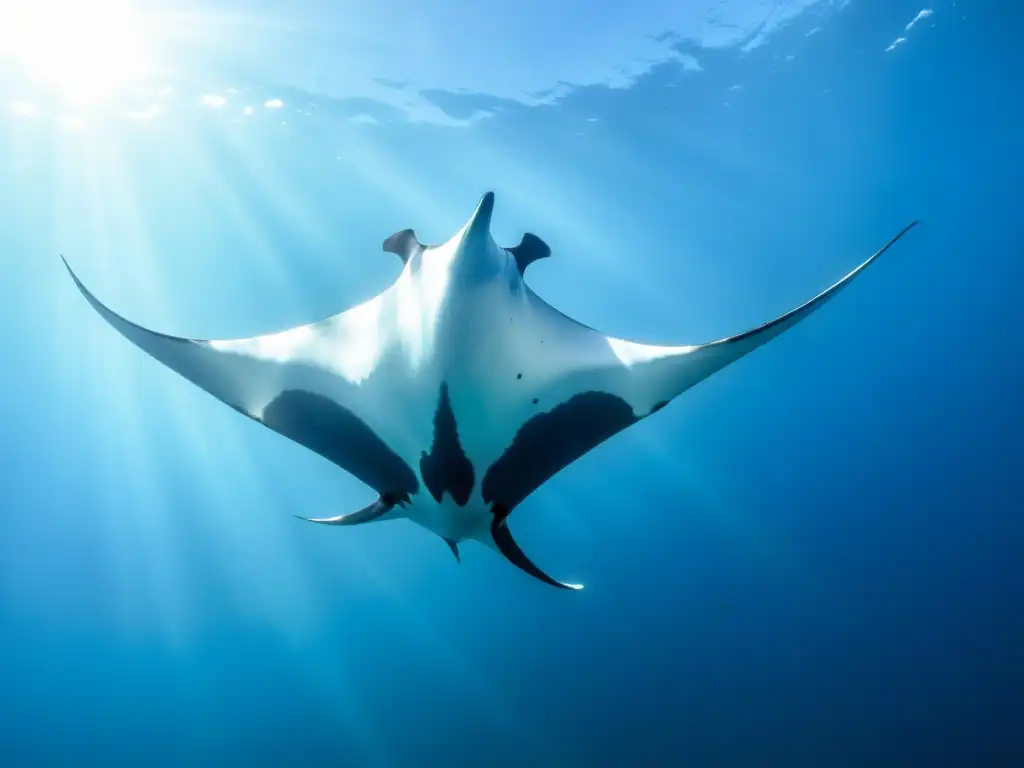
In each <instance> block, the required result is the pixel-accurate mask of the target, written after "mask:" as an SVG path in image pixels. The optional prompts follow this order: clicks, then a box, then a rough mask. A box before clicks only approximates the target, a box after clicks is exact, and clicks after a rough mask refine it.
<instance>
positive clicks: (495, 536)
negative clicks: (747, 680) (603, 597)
mask: <svg viewBox="0 0 1024 768" xmlns="http://www.w3.org/2000/svg"><path fill="white" fill-rule="evenodd" d="M508 515H509V513H508V511H506V510H504V509H501V508H500V507H496V508H495V514H494V521H493V522H492V523H491V531H490V533H491V537H490V538H491V541H485V542H484V543H486V544H488V545H489V546H492V547H493V548H494V549H496V550H497V551H498V552H500V553H501V554H502V555H504V556H505V559H506V560H508V561H509V562H510V563H512V565H514V566H516V568H519V569H520V570H523V571H525V572H526V573H528V574H530V575H531V576H533V577H534V578H535V579H540V580H541V581H543V582H544V583H545V584H550V585H551V586H553V587H558V588H560V589H572V590H579V589H583V585H582V584H567V583H564V582H561V581H559V580H558V579H555V578H552V577H551V576H548V575H547V574H546V573H544V571H542V570H541V569H540V568H538V567H537V566H536V565H535V564H534V563H533V561H532V560H530V558H528V557H527V556H526V554H525V553H524V552H523V550H521V549H520V548H519V545H518V544H517V543H516V540H515V539H514V538H513V537H512V531H510V530H509V528H508Z"/></svg>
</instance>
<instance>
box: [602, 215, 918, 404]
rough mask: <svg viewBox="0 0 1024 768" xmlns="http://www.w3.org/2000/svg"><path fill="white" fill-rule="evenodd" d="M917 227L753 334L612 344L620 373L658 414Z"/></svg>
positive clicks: (798, 317) (774, 333)
mask: <svg viewBox="0 0 1024 768" xmlns="http://www.w3.org/2000/svg"><path fill="white" fill-rule="evenodd" d="M917 223H918V222H917V221H913V222H911V223H910V224H909V225H907V226H906V227H904V228H903V229H902V230H901V231H900V232H899V233H897V234H896V236H895V237H893V238H892V239H891V240H889V242H888V243H886V244H885V245H883V246H882V247H881V248H879V249H878V250H877V251H875V252H874V253H873V254H872V255H871V256H870V257H869V258H868V259H867V260H865V261H864V262H862V263H861V264H860V265H859V266H858V267H856V268H855V269H853V270H852V271H850V272H849V273H847V274H846V276H845V277H843V278H842V279H841V280H839V281H838V282H836V283H834V284H833V285H832V286H831V287H829V288H827V289H826V290H824V291H822V292H821V293H819V294H818V295H817V296H815V297H814V298H812V299H810V300H809V301H806V302H804V303H803V304H801V305H800V306H799V307H797V308H796V309H793V310H791V311H789V312H786V313H785V314H784V315H780V316H779V317H776V318H775V319H774V320H771V321H770V322H767V323H765V324H763V325H761V326H759V327H757V328H752V329H751V330H748V331H745V332H743V333H739V334H736V335H734V336H728V337H726V338H723V339H719V340H718V341H713V342H711V343H708V344H701V345H697V346H686V347H655V346H648V345H644V344H636V343H633V342H628V341H622V340H617V339H611V338H609V343H610V344H611V345H612V347H613V349H614V350H615V353H616V355H617V356H618V357H619V359H620V360H621V361H622V362H623V363H624V365H625V368H624V370H626V371H629V372H630V375H632V376H634V379H635V381H636V383H637V387H636V389H637V390H638V391H640V392H642V393H644V394H645V396H646V398H645V399H647V400H648V401H649V402H651V403H653V404H654V406H655V407H654V410H658V408H660V407H661V406H663V405H664V404H665V403H666V402H668V401H669V400H671V399H672V398H674V397H676V396H677V395H679V394H681V393H682V392H684V391H685V390H687V389H689V388H690V387H692V386H694V385H695V384H697V383H698V382H700V381H702V380H703V379H706V378H707V377H708V376H710V375H711V374H713V373H715V372H716V371H719V370H721V369H722V368H725V367H726V366H727V365H729V364H730V363H733V362H735V361H736V360H739V359H740V358H741V357H744V356H745V355H747V354H749V353H750V352H752V351H754V350H755V349H757V348H758V347H760V346H762V345H763V344H766V343H767V342H769V341H771V340H772V339H774V338H775V337H777V336H778V335H779V334H781V333H783V332H784V331H786V330H787V329H789V328H792V327H793V326H795V325H796V324H797V323H799V322H800V321H801V320H803V319H805V318H806V317H808V316H810V315H811V313H813V312H814V311H815V310H817V309H819V308H820V307H822V306H823V305H824V304H825V303H826V302H828V301H829V300H830V299H832V298H834V297H835V296H837V295H838V294H839V293H840V291H842V290H843V288H845V287H846V286H848V285H850V283H852V282H853V281H854V279H856V278H857V276H858V275H860V274H862V273H863V272H864V270H866V269H867V268H868V267H869V266H870V265H871V264H873V263H874V262H875V261H876V260H877V259H878V258H879V257H880V256H881V255H882V254H883V253H885V252H886V251H887V250H889V248H891V247H892V246H893V244H895V243H896V241H898V240H899V239H900V238H901V237H903V236H904V235H905V234H906V233H907V232H909V231H910V230H911V229H912V228H913V227H914V226H915V225H916V224H917ZM652 412H653V411H652Z"/></svg>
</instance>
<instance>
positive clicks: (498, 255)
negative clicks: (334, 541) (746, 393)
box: [69, 193, 916, 588]
mask: <svg viewBox="0 0 1024 768" xmlns="http://www.w3.org/2000/svg"><path fill="white" fill-rule="evenodd" d="M493 205H494V196H493V195H492V194H491V193H488V194H486V195H484V197H483V199H482V200H481V201H480V204H479V205H478V206H477V209H476V211H475V212H474V214H473V216H472V217H471V218H470V220H469V221H468V222H467V223H466V225H465V226H464V227H463V228H462V229H461V230H460V231H459V232H458V233H457V234H456V235H455V236H454V237H453V238H452V239H451V240H449V241H448V242H447V243H444V244H443V245H439V246H435V247H426V246H423V245H421V244H420V243H418V242H417V241H416V238H415V236H414V235H413V233H412V231H411V230H404V231H402V232H398V233H396V234H395V235H393V236H391V237H390V238H388V240H387V241H385V244H384V248H385V250H388V251H391V252H393V253H396V254H397V255H398V256H399V257H401V258H402V260H403V261H404V263H405V266H404V269H403V270H402V273H401V274H400V275H399V277H398V279H397V281H396V282H395V283H394V284H393V285H391V286H390V287H389V288H388V289H387V290H385V291H384V292H383V293H381V294H379V295H378V296H376V297H374V298H373V299H371V300H369V301H367V302H365V303H364V304H361V305H359V306H357V307H354V308H352V309H349V310H347V311H345V312H342V313H341V314H338V315H335V316H334V317H331V318H328V319H326V320H323V321H320V322H316V323H312V324H309V325H303V326H299V327H297V328H292V329H290V330H286V331H282V332H280V333H273V334H267V335H264V336H255V337H252V338H247V339H234V340H223V341H200V340H194V339H182V338H177V337H173V336H167V335H164V334H159V333H155V332H153V331H149V330H146V329H144V328H142V327H140V326H138V325H135V324H134V323H131V322H129V321H128V320H125V319H124V318H122V317H120V316H119V315H117V314H115V313H114V312H112V311H111V310H110V309H108V308H107V307H106V306H104V305H103V304H102V303H101V302H100V301H99V300H98V299H96V297H95V296H93V295H92V294H91V293H90V292H89V291H88V289H86V288H85V286H84V285H83V284H82V283H81V282H80V281H79V280H78V278H77V277H75V276H74V273H72V277H74V279H75V282H76V284H77V285H78V287H79V288H80V289H81V291H82V293H83V294H84V295H85V297H86V298H87V299H88V300H89V302H90V303H91V304H92V306H93V307H94V308H95V309H96V310H97V311H98V312H99V313H100V314H101V315H102V316H103V317H104V319H106V320H107V321H108V322H109V323H110V324H111V325H112V326H113V327H114V328H116V329H117V330H118V331H119V332H120V333H121V334H123V335H124V336H125V337H126V338H127V339H128V340H129V341H131V342H132V343H134V344H135V345H136V346H138V347H139V348H141V349H142V350H143V351H145V352H147V353H148V354H150V355H152V356H153V357H154V358H156V359H157V360H159V361H160V362H162V363H164V364H165V365H167V366H168V367H170V368H172V369H173V370H175V371H177V372H178V373H179V374H181V375H182V376H184V377H185V378H187V379H189V380H190V381H192V382H194V383H195V384H197V385H198V386H199V387H201V388H203V389H205V390H206V391H207V392H209V393H210V394H212V395H213V396H214V397H216V398H218V399H220V400H222V401H223V402H225V403H227V404H228V405H230V406H231V407H233V408H235V409H236V410H238V411H240V412H241V413H243V414H245V415H246V416H248V417H250V418H252V419H255V420H257V421H259V422H261V423H262V424H265V425H266V426H268V427H269V428H271V429H273V430H275V431H277V432H279V433H281V434H283V435H285V436H287V437H289V438H291V439H293V440H295V441H297V442H299V443H300V444H302V445H304V446H306V447H307V448H309V449H311V450H313V451H316V452H317V453H319V454H320V455H322V456H323V457H325V458H327V459H328V460H330V461H332V462H334V463H335V464H336V465H338V466H340V467H341V468H342V469H345V470H346V471H348V472H350V473H351V474H353V475H354V476H355V477H357V478H359V479H360V480H362V481H363V482H365V483H367V484H368V485H369V486H371V487H372V488H374V489H375V490H376V491H377V493H378V494H380V498H379V499H378V501H376V502H374V503H373V504H371V505H370V506H368V507H366V508H365V509H362V510H359V511H357V512H353V513H350V514H347V515H342V516H340V517H336V518H320V519H316V522H322V523H329V524H335V525H352V524H357V523H361V522H368V521H371V520H385V519H393V518H399V517H405V518H408V519H410V520H412V521H414V522H416V523H419V524H420V525H422V526H424V527H425V528H427V529H429V530H431V531H433V532H435V533H437V534H438V535H440V536H441V537H443V538H444V539H445V540H446V541H447V542H448V544H449V546H450V547H451V548H452V551H453V552H454V553H455V555H456V557H458V542H461V541H464V540H466V539H474V540H476V541H479V542H482V543H484V544H486V545H488V546H489V547H492V548H494V549H496V550H497V551H499V552H501V553H502V554H503V555H505V556H506V557H507V558H508V559H509V560H511V561H512V562H513V563H514V564H515V565H517V566H519V567H520V568H522V569H523V570H525V571H526V572H528V573H530V574H531V575H533V576H536V577H537V578H539V579H542V580H543V581H546V582H547V583H549V584H553V585H556V586H562V587H572V588H577V586H576V585H568V584H562V583H561V582H558V581H556V580H554V579H552V578H551V577H550V576H548V575H546V574H545V573H544V572H543V571H541V570H540V569H539V568H538V567H537V566H536V565H534V564H533V563H532V562H531V561H530V560H529V559H528V558H527V557H526V556H525V555H524V554H523V552H522V551H521V550H520V549H519V547H518V546H517V545H516V543H515V541H514V540H513V538H512V535H511V533H510V532H509V529H508V524H507V518H508V515H509V513H510V512H511V511H512V510H513V509H515V507H516V506H517V505H518V504H519V503H521V502H522V501H523V500H524V499H525V498H526V497H527V496H529V495H530V494H531V493H532V492H533V491H534V490H536V489H537V488H538V487H539V486H540V485H542V484H543V483H544V482H545V481H547V480H548V479H549V478H551V477H552V476H553V475H554V474H555V473H557V472H558V471H560V470H561V469H562V468H564V467H565V466H567V465H568V464H570V463H572V462H573V461H575V460H576V459H578V458H579V457H580V456H582V455H583V454H585V453H586V452H587V451H589V450H590V449H592V448H594V447H595V446H597V445H598V444H599V443H601V442H603V441H604V440H606V439H607V438H609V437H611V436H612V435H614V434H616V433H618V432H620V431H621V430H623V429H625V428H626V427H628V426H630V425H631V424H634V423H636V422H637V421H639V420H640V419H643V418H644V417H646V416H649V415H650V414H651V413H653V412H655V411H656V410H658V409H659V408H661V407H662V406H664V405H665V404H666V403H667V402H668V401H670V400H671V399H672V398H674V397H676V396H677V395H679V394H680V393H682V392H683V391H685V390H686V389H688V388H690V387H692V386H693V385H694V384H696V383H697V382H699V381H701V380H702V379H704V378H706V377H707V376H709V375H711V374H712V373H714V372H715V371H717V370H719V369H721V368H723V367H724V366H726V365H728V364H729V363H731V362H733V361H734V360H737V359H739V358H740V357H742V356H744V355H745V354H747V353H748V352H750V351H751V350H753V349H755V348H757V347H759V346H760V345H762V344H764V343H765V342H766V341H768V340H770V339H772V338H774V337H775V336H777V335H779V334H780V333H782V332H783V331H784V330H786V329H787V328H790V327H792V326H793V325H795V324H796V323H797V322H799V321H800V320H802V319H803V318H805V317H807V316H808V315H809V314H810V313H811V312H813V311H814V310H815V309H817V308H818V307H820V306H821V305H822V304H824V303H825V302H826V301H827V300H828V299H830V298H832V297H833V296H835V295H836V294H837V293H838V292H839V291H840V290H841V289H842V288H843V287H844V286H845V285H848V284H849V283H850V282H851V281H852V280H853V278H854V277H856V276H857V275H858V274H860V272H861V271H863V270H864V269H865V268H866V267H867V266H868V265H869V264H871V263H872V262H873V261H874V260H875V259H876V258H877V257H878V256H880V255H881V254H882V253H883V252H884V251H885V250H886V249H887V248H888V247H889V246H890V245H892V244H893V243H894V242H896V240H898V239H899V238H900V237H901V236H902V235H903V234H904V233H905V232H906V231H907V230H909V229H910V227H912V226H913V224H911V225H910V226H908V227H906V228H905V229H904V230H903V231H902V232H900V233H899V234H898V235H896V237H894V238H893V239H892V240H890V241H889V243H887V244H886V245H885V246H884V247H883V248H881V250H879V251H878V252H877V253H875V254H874V255H873V256H871V257H870V258H869V259H867V261H865V262H864V263H863V264H861V265H860V266H859V267H857V268H856V269H854V270H853V271H852V272H850V273H849V274H848V275H847V276H846V277H844V278H843V279H842V280H840V281H839V282H838V283H836V284H835V285H833V286H832V287H831V288H829V289H828V290H826V291H824V292H822V293H821V294H819V295H818V296H816V297H815V298H814V299H812V300H810V301H808V302H807V303H805V304H803V305H802V306H800V307H798V308H797V309H795V310H793V311H792V312H789V313H787V314H785V315H783V316H781V317H779V318H777V319H776V320H773V321H772V322H770V323H767V324H765V325H763V326H761V327H759V328H757V329H754V330H751V331H748V332H746V333H742V334H740V335H737V336H732V337H729V338H726V339H722V340H720V341H716V342H712V343H710V344H702V345H698V346H678V347H662V346H650V345H645V344H638V343H635V342H630V341H625V340H622V339H615V338H612V337H609V336H605V335H604V334H601V333H599V332H598V331H595V330H593V329H591V328H588V327H587V326H584V325H581V324H580V323H577V322H575V321H574V320H572V319H570V318H568V317H566V316H565V315H563V314H561V313H560V312H558V311H557V310H555V309H553V308H552V307H551V306H550V305H548V304H547V303H546V302H544V301H543V300H542V299H540V298H539V297H538V296H537V295H536V294H535V293H533V291H531V290H530V288H529V287H528V286H527V285H526V283H525V282H524V281H523V272H524V270H525V269H526V267H527V266H528V265H529V264H530V263H531V262H532V261H534V260H536V259H538V258H543V257H545V256H547V255H548V254H549V250H548V248H547V246H546V245H544V243H543V242H542V241H541V240H540V239H539V238H537V237H535V236H533V235H526V236H525V237H524V238H523V241H522V242H521V243H520V244H519V245H518V246H516V247H514V248H509V249H505V248H500V247H498V246H497V245H496V244H495V243H494V241H493V240H492V239H491V236H490V219H491V213H492V210H493ZM915 223H916V222H915ZM69 271H70V267H69Z"/></svg>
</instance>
